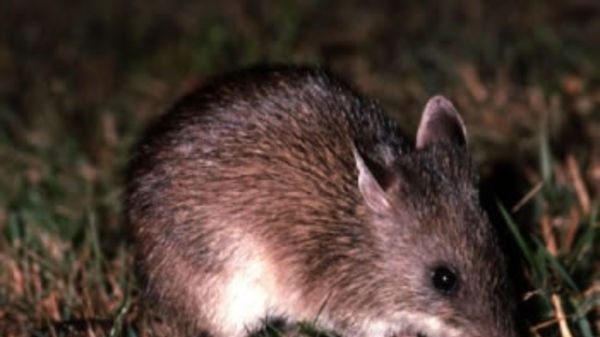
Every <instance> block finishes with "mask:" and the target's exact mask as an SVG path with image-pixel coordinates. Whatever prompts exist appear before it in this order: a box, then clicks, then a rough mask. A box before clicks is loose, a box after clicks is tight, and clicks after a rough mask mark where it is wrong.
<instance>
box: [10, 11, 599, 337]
mask: <svg viewBox="0 0 600 337" xmlns="http://www.w3.org/2000/svg"><path fill="white" fill-rule="evenodd" d="M398 3H399V4H394V3H391V4H384V3H381V4H374V5H366V4H365V3H363V2H362V1H350V2H348V1H335V0H334V1H327V2H322V1H306V2H302V4H301V5H300V4H297V3H295V2H293V1H283V2H260V4H259V5H258V6H257V5H256V2H251V1H236V0H226V1H222V2H221V3H220V4H219V5H214V4H205V3H203V2H185V1H180V2H178V3H170V2H161V1H153V2H145V1H130V2H125V3H123V2H121V1H117V0H111V1H100V0H92V1H88V2H87V3H86V4H80V3H78V2H71V1H63V2H62V3H61V4H60V5H59V4H53V3H50V2H44V1H38V0H26V1H4V2H2V3H0V79H1V80H0V163H1V164H0V336H7V337H12V336H29V335H31V336H105V335H110V336H118V335H126V336H153V335H156V336H161V335H168V329H167V328H166V327H164V326H162V325H161V323H160V320H159V319H158V318H156V317H154V316H153V315H152V313H147V312H144V311H143V309H142V308H141V306H140V303H139V290H138V288H137V286H136V282H135V278H134V276H133V274H132V272H131V270H132V261H131V257H130V254H129V251H128V247H127V240H126V234H125V233H126V231H125V229H124V228H123V227H124V226H123V219H122V214H121V212H122V210H121V207H122V206H121V198H122V186H123V174H122V172H123V170H124V168H125V166H126V163H127V161H128V157H129V154H128V153H129V152H128V151H129V149H130V147H131V145H132V143H133V142H134V140H135V139H136V137H137V135H138V134H139V132H140V130H141V129H142V128H143V126H144V125H146V124H147V122H148V121H149V120H150V119H152V118H153V117H155V116H157V115H158V114H160V113H162V112H163V111H164V109H165V108H166V107H167V106H168V104H169V102H172V101H173V100H174V99H175V98H176V97H177V96H178V95H180V94H181V93H183V92H185V91H187V90H189V89H190V88H191V87H193V86H195V85H197V84H198V83H202V81H203V79H204V78H205V76H207V75H209V74H213V73H217V72H219V71H221V70H225V69H231V68H236V67H239V66H243V65H246V64H250V63H255V62H260V61H269V62H270V61H280V62H309V63H321V64H327V65H328V66H329V67H331V68H333V69H334V70H337V71H339V72H342V73H344V74H346V76H347V77H349V78H350V79H352V80H354V81H355V82H356V83H357V84H358V86H359V87H360V88H361V89H363V90H364V91H367V92H368V93H370V94H372V95H374V96H376V97H380V98H381V99H382V101H383V102H384V104H385V105H387V106H389V107H390V109H392V110H393V111H398V118H399V119H401V120H402V123H403V124H404V125H406V128H405V129H406V130H414V126H415V124H416V121H417V116H418V115H419V113H420V111H419V109H420V107H421V105H422V104H423V102H424V101H425V100H426V98H427V97H428V96H429V95H431V94H433V93H437V92H443V93H444V94H446V95H447V96H449V97H451V98H452V99H453V100H454V101H455V102H456V103H457V105H458V106H459V107H460V108H461V110H462V112H463V115H464V116H465V119H466V120H467V122H468V124H469V131H470V133H471V139H472V143H471V146H472V149H473V151H474V153H475V156H476V159H477V161H478V162H479V163H481V164H482V178H483V180H482V183H483V187H484V201H485V203H486V205H487V206H488V207H489V208H490V213H491V215H492V218H494V219H495V220H496V221H498V222H499V223H501V224H502V226H505V225H503V223H505V222H507V223H508V224H509V225H508V226H507V227H505V228H506V231H507V233H509V234H510V238H511V241H512V242H514V243H516V247H518V253H516V254H515V255H517V257H518V258H519V259H520V261H522V262H523V268H522V269H519V270H520V273H521V274H523V277H522V278H523V281H524V286H523V292H524V293H523V298H522V306H523V308H524V309H525V311H524V312H525V314H523V317H524V318H525V319H526V320H527V325H528V326H529V330H530V334H531V335H532V336H561V337H570V336H583V337H591V336H598V335H599V334H600V250H599V249H598V248H597V247H599V245H600V239H599V236H600V235H598V231H599V220H598V213H599V207H600V206H599V204H600V203H599V201H600V198H599V195H600V71H599V69H600V6H598V4H597V2H594V1H592V0H590V1H583V0H580V1H573V2H562V1H539V0H537V1H530V2H527V4H520V3H513V4H510V3H507V4H501V3H500V2H498V3H497V4H493V2H487V4H484V2H483V1H477V0H457V1H445V2H442V3H439V2H435V1H421V2H398ZM400 3H401V4H400ZM497 201H499V202H500V203H501V204H502V205H503V206H504V211H498V207H497V206H498V203H497Z"/></svg>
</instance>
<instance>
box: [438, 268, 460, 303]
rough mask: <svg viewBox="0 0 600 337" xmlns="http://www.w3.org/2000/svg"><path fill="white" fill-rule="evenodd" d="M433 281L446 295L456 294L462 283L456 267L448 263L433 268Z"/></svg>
mask: <svg viewBox="0 0 600 337" xmlns="http://www.w3.org/2000/svg"><path fill="white" fill-rule="evenodd" d="M431 282H432V284H433V286H434V288H435V289H436V290H438V291H439V292H440V293H441V294H442V295H445V296H450V295H454V294H456V292H457V291H458V288H459V283H460V281H459V279H458V275H457V273H456V272H455V271H454V269H453V268H452V267H450V266H446V265H441V266H437V267H435V268H433V270H432V272H431Z"/></svg>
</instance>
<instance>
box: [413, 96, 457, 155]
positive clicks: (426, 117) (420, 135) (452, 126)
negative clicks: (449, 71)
mask: <svg viewBox="0 0 600 337" xmlns="http://www.w3.org/2000/svg"><path fill="white" fill-rule="evenodd" d="M443 142H447V143H453V144H456V145H459V146H463V147H466V146H467V129H466V128H465V123H464V122H463V120H462V118H461V117H460V115H459V114H458V112H457V111H456V109H455V108H454V105H453V104H452V102H450V101H449V100H448V99H447V98H446V97H444V96H439V95H438V96H433V97H432V98H430V99H429V101H427V105H425V109H424V110H423V114H422V115H421V122H420V123H419V129H418V130H417V140H416V146H417V149H419V150H420V149H423V148H426V147H428V146H430V145H433V144H437V143H443Z"/></svg>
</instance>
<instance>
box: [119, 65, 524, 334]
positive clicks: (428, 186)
mask: <svg viewBox="0 0 600 337" xmlns="http://www.w3.org/2000/svg"><path fill="white" fill-rule="evenodd" d="M443 123H446V122H443ZM444 125H445V124H441V126H442V128H444ZM461 125H462V124H461ZM436 127H439V125H436ZM431 130H436V128H431ZM456 130H460V128H456V126H454V129H453V130H452V132H453V133H454V134H456V132H457V131H456ZM425 131H427V130H425ZM452 132H449V134H450V133H452ZM436 135H437V133H435V134H431V133H430V134H428V135H427V136H431V137H432V139H434V141H432V143H431V144H430V145H429V146H427V147H424V148H422V149H415V148H414V146H413V145H412V144H413V142H411V141H408V140H407V139H406V137H404V136H403V135H402V133H401V132H400V131H399V129H398V127H397V125H396V124H395V123H394V122H393V121H392V119H390V118H389V117H388V116H387V115H386V113H385V112H384V111H383V110H382V109H381V108H380V106H379V105H378V104H377V103H376V102H374V101H372V100H369V99H366V98H364V97H362V96H360V95H359V94H358V93H356V92H355V91H354V90H353V89H351V88H350V87H349V86H348V85H346V84H344V83H343V82H341V81H339V80H338V79H336V78H335V77H334V76H331V75H329V74H327V73H325V72H322V71H318V70H312V69H304V68H291V67H274V68H261V69H252V70H249V71H245V72H241V73H236V74H234V75H230V76H226V77H223V78H221V79H218V80H215V81H214V82H213V83H212V84H210V85H208V86H206V87H204V88H202V89H200V90H198V91H196V92H194V93H192V94H191V95H189V96H187V97H185V98H184V99H182V100H181V101H180V102H179V103H178V104H177V105H176V106H175V107H174V108H173V109H172V110H171V111H170V112H169V113H168V114H167V115H166V116H165V117H164V118H162V119H161V120H160V121H159V122H158V123H157V124H156V125H155V127H154V128H153V129H152V130H151V131H150V132H149V133H148V135H147V136H146V137H145V138H144V140H143V141H142V143H141V145H140V147H139V149H138V151H137V153H136V155H135V158H134V160H133V164H132V169H131V172H130V177H129V192H128V200H127V214H128V220H129V223H130V225H131V227H132V229H133V235H134V239H135V241H136V247H137V248H136V253H137V262H138V267H139V273H140V275H141V276H142V277H143V278H144V280H145V284H146V287H147V290H148V293H149V295H150V297H151V298H153V299H154V303H155V306H156V307H160V308H162V309H163V310H164V312H165V313H167V314H171V316H172V317H173V319H174V320H175V321H177V322H179V323H184V324H185V326H186V327H187V328H189V329H191V331H192V332H194V333H196V334H197V333H199V332H201V331H205V332H208V333H210V334H212V335H214V336H218V337H221V336H224V334H225V333H226V331H230V330H227V329H226V328H223V327H221V326H220V323H219V321H218V319H217V318H215V314H214V313H211V310H213V309H212V308H216V307H218V305H219V303H221V302H220V301H221V300H220V299H221V298H222V295H223V293H224V292H225V290H224V288H223V287H224V283H227V281H228V280H230V275H232V273H233V274H235V272H236V269H235V268H236V267H232V266H242V268H244V266H245V264H244V263H241V262H239V261H244V259H245V258H246V257H249V258H250V257H251V258H256V259H258V260H259V261H261V264H260V265H261V266H262V265H263V264H262V262H264V265H265V266H268V267H269V269H268V275H267V276H265V278H264V279H263V278H261V280H266V281H264V282H266V283H265V284H267V286H268V287H272V289H271V288H269V289H271V290H272V291H270V292H269V293H270V294H272V296H281V297H285V298H284V299H274V301H275V302H277V303H280V304H279V305H278V306H279V307H274V308H272V309H273V312H265V316H267V315H274V316H278V315H281V316H283V318H285V319H287V320H289V321H290V322H294V321H296V320H313V319H315V318H316V319H317V323H319V319H318V317H317V316H319V315H321V316H323V317H324V319H323V325H324V326H325V327H326V328H330V329H336V330H338V331H339V332H341V333H342V334H344V335H347V336H364V335H366V334H368V333H370V332H369V331H375V330H371V328H365V327H366V326H368V325H369V324H371V323H370V322H372V321H374V320H376V319H380V318H381V319H382V320H385V321H386V322H387V321H393V320H398V321H399V323H397V324H396V323H394V324H395V325H394V324H391V325H389V327H388V325H386V328H385V329H384V331H385V332H384V333H385V334H386V335H391V334H400V333H402V334H407V335H413V336H414V335H416V334H417V333H420V334H423V335H426V334H427V333H429V334H431V335H432V336H430V337H434V336H433V334H434V333H432V332H427V331H423V330H422V329H423V328H422V327H421V326H422V325H421V323H419V322H411V320H418V319H417V318H414V317H409V316H406V317H405V316H402V315H403V314H402V313H403V312H415V313H426V314H427V315H431V316H435V317H438V318H439V319H440V320H441V321H443V322H444V327H446V326H449V327H455V328H456V329H457V331H461V332H462V333H463V334H464V335H465V336H467V335H471V336H484V335H485V336H492V337H493V336H496V337H500V336H514V335H513V334H514V333H513V327H512V321H511V315H512V310H513V302H512V299H511V298H510V296H508V294H509V287H508V281H507V279H506V275H505V273H504V272H505V266H504V264H505V261H504V258H503V256H502V254H501V253H500V250H499V248H498V246H497V244H496V240H495V237H494V234H493V231H492V229H491V227H490V225H489V223H488V221H487V219H486V217H485V215H484V214H483V212H482V211H481V209H480V207H479V204H478V200H477V190H476V189H475V187H474V185H475V180H476V175H475V173H474V169H473V167H472V165H471V160H470V158H469V155H468V153H467V151H466V148H465V146H464V144H460V142H454V141H453V140H449V141H443V140H442V141H440V142H435V138H436V137H439V136H436ZM429 142H430V141H429V138H427V144H429ZM353 149H356V151H357V153H359V156H363V157H364V158H365V163H367V166H368V168H369V169H370V170H371V171H372V175H373V176H374V178H376V181H377V185H380V186H381V188H382V190H383V191H385V192H384V193H385V197H386V198H387V199H385V200H389V201H390V203H391V205H392V206H393V207H392V208H391V209H389V210H387V211H384V213H377V212H374V210H373V209H372V207H370V206H369V205H368V204H366V203H365V198H368V196H365V195H363V193H361V190H360V189H359V188H358V183H357V181H358V176H359V171H358V170H357V164H356V161H355V155H353ZM367 188H368V187H367ZM439 262H444V263H449V264H451V265H452V266H454V267H455V268H456V269H457V270H458V273H459V276H460V279H461V282H462V283H461V288H460V290H459V292H458V293H457V294H456V295H455V296H442V295H440V294H439V293H437V292H436V291H435V289H432V286H431V284H430V279H429V277H430V273H431V269H430V268H433V267H434V266H435V264H436V263H439ZM261 282H262V281H261ZM249 291H250V290H249ZM282 301H283V302H282ZM281 303H285V305H284V304H281ZM287 306H289V308H288V307H287ZM419 317H420V316H419ZM265 318H266V317H265ZM400 321H401V322H400ZM422 324H425V323H422ZM251 327H256V326H254V325H253V326H251ZM381 337H383V335H382V336H381Z"/></svg>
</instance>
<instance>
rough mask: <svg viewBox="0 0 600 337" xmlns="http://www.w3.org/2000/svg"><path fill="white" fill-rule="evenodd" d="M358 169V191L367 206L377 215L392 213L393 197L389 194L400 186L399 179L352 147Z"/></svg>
mask: <svg viewBox="0 0 600 337" xmlns="http://www.w3.org/2000/svg"><path fill="white" fill-rule="evenodd" d="M352 152H353V153H354V159H355V160H356V168H357V169H358V189H359V190H360V193H361V194H362V196H363V199H364V200H365V203H366V204H367V206H368V207H369V208H370V209H371V210H372V211H373V212H375V213H377V214H380V215H381V214H385V213H388V212H390V211H391V208H392V198H393V196H392V195H391V194H390V193H389V192H390V190H391V189H392V186H395V185H396V184H398V180H399V179H398V177H397V176H396V175H394V174H393V173H391V172H390V170H389V169H388V168H387V167H384V166H382V165H380V164H379V163H376V162H374V161H372V160H370V159H369V158H368V157H366V156H363V155H361V154H360V152H359V151H358V150H357V149H356V147H355V146H352Z"/></svg>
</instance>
